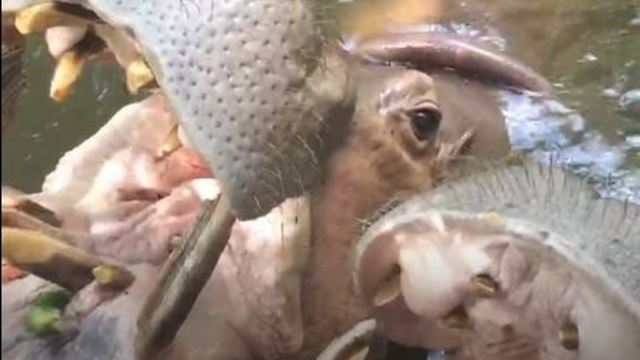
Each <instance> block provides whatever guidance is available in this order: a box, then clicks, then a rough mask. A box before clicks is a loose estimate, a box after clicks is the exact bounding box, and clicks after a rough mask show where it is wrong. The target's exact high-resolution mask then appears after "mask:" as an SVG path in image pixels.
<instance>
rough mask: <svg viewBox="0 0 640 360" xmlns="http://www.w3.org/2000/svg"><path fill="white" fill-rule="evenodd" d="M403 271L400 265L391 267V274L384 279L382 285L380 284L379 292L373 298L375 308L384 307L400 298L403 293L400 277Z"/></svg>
mask: <svg viewBox="0 0 640 360" xmlns="http://www.w3.org/2000/svg"><path fill="white" fill-rule="evenodd" d="M401 274H402V269H401V268H400V265H398V264H394V265H393V266H392V267H391V270H390V271H389V273H388V274H387V275H386V276H385V277H384V279H383V281H382V284H380V286H379V288H378V290H377V291H376V292H375V295H374V296H373V305H374V306H383V305H385V304H388V303H389V302H391V301H392V300H393V299H395V298H396V297H398V296H399V295H400V293H401V291H402V290H401V287H400V286H401V284H400V275H401Z"/></svg>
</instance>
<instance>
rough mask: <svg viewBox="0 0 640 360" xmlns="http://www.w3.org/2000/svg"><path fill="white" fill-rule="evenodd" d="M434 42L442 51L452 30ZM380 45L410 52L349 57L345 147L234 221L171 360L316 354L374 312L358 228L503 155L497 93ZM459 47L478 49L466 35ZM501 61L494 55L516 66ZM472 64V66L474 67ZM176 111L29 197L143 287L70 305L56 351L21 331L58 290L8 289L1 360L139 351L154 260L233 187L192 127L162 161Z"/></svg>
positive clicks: (114, 136) (120, 129) (35, 284)
mask: <svg viewBox="0 0 640 360" xmlns="http://www.w3.org/2000/svg"><path fill="white" fill-rule="evenodd" d="M412 36H415V35H413V34H407V36H406V38H405V39H408V38H411V37H412ZM433 38H437V39H438V41H437V44H440V45H442V44H445V42H443V40H444V38H443V37H437V36H435V37H433ZM385 39H387V40H386V41H385ZM454 40H455V41H454ZM370 41H379V42H382V44H383V45H385V46H392V45H394V44H395V45H397V44H398V42H397V35H394V36H392V37H384V36H383V37H381V38H375V39H368V40H365V41H363V42H362V43H361V44H360V45H359V47H358V48H357V49H356V50H353V51H352V54H354V56H353V59H355V60H353V59H352V60H350V63H351V68H352V69H353V70H352V72H351V73H350V78H351V79H352V80H351V81H353V83H354V84H355V86H356V90H355V96H354V98H355V99H356V104H355V106H354V112H353V118H352V119H351V121H349V122H346V123H345V124H344V125H343V127H342V128H343V129H344V130H345V134H346V136H344V138H342V137H340V138H339V141H337V144H332V145H331V146H335V147H336V150H335V151H334V152H333V154H332V155H331V156H330V157H329V159H328V160H327V165H326V169H325V170H324V171H323V177H322V179H320V183H321V184H322V186H321V187H320V188H319V189H318V190H316V191H313V192H311V193H310V194H308V195H307V196H305V197H300V198H293V199H289V200H287V202H285V203H283V204H282V205H280V206H278V207H276V208H275V209H273V210H272V211H271V212H270V213H268V214H267V215H265V216H264V217H260V218H257V219H254V220H244V221H240V222H238V223H236V225H234V227H233V230H232V232H231V239H230V241H229V244H230V245H229V246H228V248H227V249H226V250H225V251H224V253H223V255H222V257H221V259H220V262H219V264H218V266H217V267H216V270H215V271H214V273H213V276H212V278H211V279H210V281H209V283H208V284H207V286H206V287H205V289H203V292H202V294H201V295H200V297H199V299H198V301H197V303H196V304H195V307H194V310H193V312H192V313H191V314H190V315H189V317H188V318H187V320H186V322H185V324H184V326H183V328H182V329H181V330H180V332H179V333H178V337H177V338H176V340H175V342H174V344H173V346H172V348H170V349H169V350H168V352H167V353H166V354H164V356H165V357H166V358H167V359H171V358H180V359H183V358H184V359H198V358H215V359H252V358H264V359H281V358H282V359H284V358H292V359H312V358H315V357H316V356H317V355H318V354H319V353H320V352H321V351H322V349H323V348H324V347H326V346H327V345H328V344H329V342H330V341H331V340H332V339H333V338H334V337H335V336H337V335H339V334H341V333H342V332H343V331H345V330H347V329H348V328H350V327H351V326H352V325H353V324H354V323H356V322H357V321H359V320H362V319H364V318H365V317H366V316H367V306H366V304H365V303H364V302H362V301H360V300H359V298H358V297H357V296H356V294H355V293H354V291H353V283H352V282H351V280H350V279H351V278H350V275H349V274H350V270H349V268H348V266H347V265H348V258H349V253H350V252H349V249H350V248H351V247H352V245H353V243H354V242H355V241H356V239H357V237H358V235H359V231H360V221H362V220H364V219H366V218H368V217H370V216H372V214H374V213H375V211H376V210H377V209H378V208H379V207H380V206H382V205H384V204H385V203H387V202H388V201H389V200H390V199H393V198H398V197H403V196H407V195H409V194H412V193H415V192H418V191H421V190H425V189H430V188H433V187H435V186H437V185H439V184H440V183H441V182H442V181H443V180H444V179H445V178H446V177H447V173H448V171H449V167H451V168H452V171H453V167H454V166H455V162H456V160H457V159H458V158H460V157H465V156H475V157H479V158H484V159H499V158H501V157H503V156H505V155H506V154H507V153H508V152H509V140H508V135H507V132H506V129H505V124H504V120H503V118H502V114H501V112H500V110H499V108H498V105H497V100H496V98H495V95H494V94H492V91H491V88H490V86H487V85H486V84H484V83H482V82H481V81H478V80H474V79H467V78H463V77H461V76H460V75H458V74H455V73H450V72H442V71H429V72H428V73H426V72H424V71H421V70H419V69H414V68H412V67H408V66H409V65H410V63H413V65H414V66H413V67H417V68H421V67H423V66H424V64H423V63H422V62H421V61H422V59H423V58H422V57H421V56H411V57H407V58H404V59H402V58H391V56H387V57H388V60H389V61H394V62H395V63H396V64H394V65H384V64H381V63H379V62H383V61H382V60H384V56H381V55H376V54H375V53H373V52H372V50H373V49H376V48H377V47H372V45H370V44H371V43H370ZM403 41H404V40H403ZM450 43H453V44H463V43H464V44H466V45H467V46H471V45H469V43H468V42H462V40H461V39H456V38H452V40H451V41H450ZM425 44H426V45H425V46H424V47H423V48H426V47H429V46H432V45H429V43H427V42H425ZM472 49H480V48H478V47H472ZM478 52H480V51H478ZM490 54H491V55H492V56H493V58H489V60H488V61H489V62H491V61H494V62H495V60H496V59H498V60H500V61H503V62H504V58H502V57H499V56H496V55H495V54H494V53H490ZM385 56H386V55H385ZM363 58H367V60H364V61H363V60H360V59H363ZM486 58H487V57H481V59H482V60H486ZM491 59H494V60H491ZM419 60H420V61H419ZM474 61H476V60H474ZM402 63H404V64H402ZM461 64H463V65H465V66H467V67H464V66H460V67H461V68H463V69H462V70H466V71H471V72H473V69H470V68H468V65H469V63H468V62H465V61H462V63H461ZM453 65H454V66H455V65H456V64H455V63H454V64H453ZM505 69H507V70H505V75H504V76H503V77H502V78H498V79H497V80H503V81H502V82H505V83H508V84H511V85H513V82H512V81H511V80H510V79H511V77H510V76H511V75H512V74H513V68H508V67H505ZM520 69H525V68H523V67H522V68H520ZM431 70H433V69H431ZM517 71H522V70H517ZM527 73H531V71H529V70H527ZM492 79H493V80H496V78H495V77H492ZM522 83H523V82H521V84H522ZM170 104H171V103H170V101H169V99H168V97H166V96H165V95H164V94H163V93H162V92H158V91H155V92H154V94H153V95H152V96H150V97H149V98H147V99H145V100H143V101H141V102H139V103H134V104H131V105H128V106H127V107H125V108H123V109H122V110H120V111H119V112H118V113H116V115H114V117H113V118H112V119H111V120H110V121H109V122H108V123H107V124H106V125H105V126H104V127H103V128H102V129H100V130H99V131H98V132H97V133H96V134H95V135H93V136H92V137H91V138H89V139H87V140H86V141H85V142H83V143H82V144H80V145H79V146H78V147H76V148H75V149H74V150H72V151H70V152H69V153H67V154H66V155H65V156H64V157H63V158H62V159H60V161H59V163H58V166H57V168H56V170H54V172H52V173H51V174H50V175H49V176H47V178H46V179H45V182H44V184H43V187H42V192H40V193H36V194H30V195H26V194H23V195H18V196H23V197H26V198H28V199H29V200H30V201H33V202H36V203H38V204H41V205H42V206H43V207H45V208H47V209H50V210H51V211H52V212H53V213H54V214H55V215H56V217H58V218H59V219H60V224H61V225H60V226H59V227H56V228H55V229H51V227H50V226H39V227H37V228H38V229H39V230H40V231H44V232H47V233H49V234H51V235H54V236H57V237H60V238H62V239H63V240H64V241H66V242H69V243H72V244H73V245H74V246H77V247H79V248H81V249H83V250H85V251H88V252H91V253H93V254H97V255H99V256H101V257H104V258H108V259H110V260H112V261H116V262H119V263H122V264H123V265H125V266H127V268H128V269H130V271H131V272H132V273H133V274H134V275H135V276H136V281H135V283H134V284H133V285H132V287H131V288H130V289H129V290H128V291H127V293H126V294H122V295H121V296H119V297H117V298H116V299H114V300H110V301H107V302H105V303H104V304H102V305H101V306H98V307H95V308H91V309H90V310H92V311H85V312H86V313H83V312H82V311H77V310H74V309H75V305H74V304H75V303H76V302H79V303H80V304H82V301H75V300H74V301H72V303H71V305H69V309H71V310H69V311H73V312H74V313H78V312H80V313H83V314H82V316H80V319H81V321H80V323H81V324H82V326H77V327H76V328H75V330H70V331H71V332H72V333H73V331H75V332H76V333H77V332H79V333H77V334H74V336H72V339H73V340H71V341H68V342H63V344H62V345H60V344H58V346H52V340H51V339H42V338H38V337H34V336H32V335H29V334H28V333H26V332H25V331H19V329H17V328H15V326H16V325H15V324H16V323H18V324H20V320H19V319H21V318H23V317H24V305H25V304H27V303H28V301H27V300H25V298H27V299H32V298H33V297H34V296H35V294H36V293H37V291H33V292H30V293H29V292H28V291H27V294H24V293H22V292H21V293H20V295H17V294H16V292H17V291H18V290H17V289H38V290H39V291H44V290H46V289H49V288H50V287H51V286H52V285H50V284H49V285H48V286H45V285H43V283H45V282H44V281H43V280H41V279H38V278H36V277H34V276H28V277H25V278H22V279H19V280H14V281H12V282H9V283H8V284H6V285H3V314H4V315H5V316H4V318H5V319H9V320H6V321H3V334H7V335H4V336H3V355H5V356H9V357H10V358H18V357H25V356H26V357H30V358H31V357H33V358H43V359H50V358H61V359H64V358H68V359H74V358H85V357H88V356H91V357H96V356H104V357H106V358H114V357H115V358H122V359H127V358H133V356H134V355H133V354H134V348H133V344H132V339H133V338H134V335H135V328H136V327H135V323H134V321H135V316H123V314H125V313H126V314H136V313H137V312H139V311H140V307H141V305H142V302H143V301H144V296H145V295H146V294H148V293H149V291H150V288H151V286H152V284H153V283H154V281H155V280H156V279H157V276H158V267H159V266H161V264H162V263H163V262H164V261H165V260H166V258H167V256H169V254H170V252H171V251H172V249H173V248H174V247H175V246H176V244H177V243H178V242H179V241H180V240H181V237H180V235H182V234H183V233H184V232H185V231H186V229H188V228H189V226H190V225H191V224H193V223H194V221H195V220H196V216H197V213H198V210H199V208H200V205H201V203H202V202H203V201H205V200H207V199H215V198H216V197H217V196H219V194H220V192H221V189H222V187H223V183H221V182H220V180H219V179H218V177H217V175H218V173H217V172H216V170H215V167H210V166H209V165H208V161H207V160H206V157H205V156H204V155H203V154H202V153H201V150H200V148H199V147H198V146H197V144H196V143H192V142H191V141H190V140H191V139H190V138H189V137H188V135H186V134H185V132H182V131H178V134H177V137H178V138H179V143H181V144H182V146H178V147H176V148H174V149H172V151H169V152H167V153H163V152H161V151H160V152H159V150H160V149H162V148H163V144H164V142H165V141H166V139H167V136H168V134H171V133H172V132H173V131H174V129H175V127H176V123H178V121H177V114H176V113H175V111H174V110H173V107H172V106H171V105H170ZM3 221H4V220H3ZM3 224H4V222H3ZM14 226H15V225H14ZM21 283H22V284H21ZM27 284H28V285H27ZM80 299H82V297H80ZM20 304H22V307H21V306H20ZM19 310H22V311H19ZM76 317H78V316H76ZM75 321H76V323H78V322H79V321H78V320H77V319H76V320H75ZM72 328H73V327H72ZM204 329H207V330H209V331H206V332H203V330H204ZM9 334H10V335H9ZM214 337H215V339H213V338H214ZM25 339H28V340H25ZM54 342H55V341H54ZM96 349H100V350H99V351H96Z"/></svg>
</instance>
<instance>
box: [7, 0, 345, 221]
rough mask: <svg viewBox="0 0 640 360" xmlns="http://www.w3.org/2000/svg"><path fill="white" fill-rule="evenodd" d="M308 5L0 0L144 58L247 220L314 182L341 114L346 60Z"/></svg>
mask: <svg viewBox="0 0 640 360" xmlns="http://www.w3.org/2000/svg"><path fill="white" fill-rule="evenodd" d="M313 6H314V4H312V2H311V1H307V0H291V1H274V0H265V1H241V0H233V1H214V0H207V1H202V0H197V1H178V2H176V1H171V0H167V1H116V0H106V1H105V0H73V1H64V2H43V1H37V0H35V1H24V0H20V1H4V2H3V3H2V11H3V14H10V13H17V14H18V16H21V12H22V17H23V18H22V19H21V21H23V24H27V25H25V26H23V29H21V30H22V31H23V32H36V31H42V30H46V29H47V28H49V27H53V26H60V25H72V26H80V27H82V26H84V27H85V28H86V27H88V28H89V29H91V30H92V32H95V34H96V35H98V37H100V38H101V39H102V40H103V41H104V42H105V43H106V44H107V45H108V47H109V49H110V50H112V51H113V52H114V54H115V56H116V59H117V60H118V62H120V63H121V65H123V67H125V68H126V69H127V72H130V71H134V69H135V67H134V66H132V64H140V63H141V61H142V63H143V64H148V66H149V68H150V70H151V71H152V73H153V77H154V78H155V80H156V82H157V83H158V85H160V87H161V88H162V90H163V91H164V92H165V94H166V95H167V97H168V99H169V101H170V104H171V106H172V108H173V110H174V111H175V113H176V114H177V117H178V119H179V123H180V125H181V127H182V128H183V129H184V131H185V133H186V135H187V137H188V139H189V140H190V142H191V143H192V144H193V145H194V146H195V147H196V148H197V149H198V150H199V151H200V152H201V153H202V154H203V155H204V157H205V158H206V160H207V162H208V163H209V165H210V166H211V168H212V169H213V171H214V172H215V174H216V177H217V178H218V179H220V180H221V181H222V182H223V184H224V188H225V192H226V193H227V194H228V197H229V199H230V201H231V204H232V207H233V210H234V212H235V214H236V216H237V217H238V218H240V219H247V218H254V217H257V216H259V215H264V214H266V213H267V212H268V211H269V210H270V209H271V208H273V207H274V206H275V205H277V204H279V203H281V202H282V201H283V200H284V199H285V198H287V197H291V196H297V195H300V194H302V193H303V192H304V191H305V190H306V189H307V188H309V187H310V186H312V185H313V181H314V179H317V178H318V176H317V174H318V170H319V168H320V166H321V163H322V159H323V157H324V150H325V148H326V147H327V146H326V144H327V141H326V137H327V136H328V134H327V132H328V129H331V128H332V126H330V123H331V122H333V121H336V120H340V118H341V117H343V118H346V119H348V118H350V116H351V111H352V106H350V100H349V99H350V96H349V94H350V92H351V91H352V90H351V88H350V81H349V78H348V76H347V71H346V66H347V65H346V64H344V63H343V62H342V61H341V60H340V58H339V57H338V56H335V54H333V53H332V52H331V51H325V50H327V48H329V47H330V46H328V45H327V44H326V42H325V41H322V39H324V37H323V34H324V31H323V29H321V27H320V26H319V25H318V24H319V21H318V19H317V18H316V15H317V14H316V13H317V12H316V11H313V10H314V9H313ZM25 9H27V10H28V11H27V12H26V13H25ZM51 14H55V15H56V16H51ZM51 19H57V20H53V22H52V21H51ZM56 22H57V23H56ZM25 27H26V29H25Z"/></svg>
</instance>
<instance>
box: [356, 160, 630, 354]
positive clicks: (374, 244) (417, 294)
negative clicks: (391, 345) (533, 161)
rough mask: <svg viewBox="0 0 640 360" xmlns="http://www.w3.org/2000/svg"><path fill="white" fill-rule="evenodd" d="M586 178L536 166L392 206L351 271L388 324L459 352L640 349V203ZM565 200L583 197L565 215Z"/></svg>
mask: <svg viewBox="0 0 640 360" xmlns="http://www.w3.org/2000/svg"><path fill="white" fill-rule="evenodd" d="M554 185H555V186H554ZM580 186H582V185H581V184H580V182H579V181H576V180H575V179H573V178H571V177H570V176H568V175H566V174H564V173H563V172H561V171H560V170H556V169H541V168H540V167H539V166H538V165H533V166H532V165H528V166H525V167H524V168H522V169H519V168H516V169H505V170H502V171H497V172H496V173H495V174H491V175H488V176H482V175H480V176H475V177H473V178H471V179H470V180H469V181H467V182H463V183H461V184H456V185H454V186H452V187H445V189H441V190H436V191H435V192H434V193H433V194H426V195H421V196H417V197H415V198H414V199H412V200H410V201H408V202H407V203H406V204H402V205H401V206H399V207H398V208H397V209H395V210H393V211H392V212H391V213H389V214H388V215H385V216H384V217H383V218H382V219H381V220H380V221H378V222H377V223H376V224H375V225H373V226H372V227H371V228H370V229H369V230H368V231H367V233H366V234H365V236H364V237H363V238H362V240H361V241H360V242H359V244H358V247H357V251H356V259H357V260H356V263H355V269H356V271H355V273H354V276H355V279H356V282H357V283H358V285H359V289H360V290H361V293H362V294H363V296H364V298H365V299H366V301H367V302H368V304H369V305H370V306H371V307H372V309H373V314H374V315H375V318H376V319H377V320H378V323H379V327H380V329H381V330H382V331H383V332H384V333H385V335H387V336H389V337H390V338H392V339H394V340H395V341H398V342H400V343H403V344H407V345H413V346H421V347H427V348H441V349H447V350H448V351H449V352H450V355H449V356H450V358H452V359H489V358H490V359H554V360H559V359H580V360H586V359H589V360H591V359H593V360H595V359H603V358H607V359H620V360H622V359H631V358H635V357H637V354H638V352H639V351H640V338H638V336H637V334H638V332H639V331H640V298H638V287H637V284H638V283H637V278H634V274H637V271H638V262H637V261H638V259H637V256H638V244H639V243H638V239H639V237H638V236H640V216H639V214H640V209H638V208H637V207H634V206H632V205H623V204H618V203H616V202H613V201H611V202H608V201H606V200H593V194H591V193H590V192H585V191H584V190H577V189H580ZM474 191H475V192H474ZM566 203H576V204H577V203H581V205H580V207H579V208H576V209H573V211H574V213H564V214H560V213H558V209H559V208H562V207H563V206H565V205H564V204H566ZM587 204H589V205H587ZM557 206H558V207H557ZM483 210H484V211H483ZM585 221H586V222H585ZM614 224H615V225H614ZM612 226H615V227H612ZM605 227H608V228H605ZM612 247H615V248H616V250H613V249H612ZM618 250H619V251H618ZM593 251H596V252H595V253H594V252H593ZM610 251H615V255H614V254H613V253H609V252H610ZM603 258H604V259H608V260H604V261H603V260H602V259H603ZM604 327H606V331H603V330H604Z"/></svg>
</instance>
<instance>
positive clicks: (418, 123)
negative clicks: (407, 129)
mask: <svg viewBox="0 0 640 360" xmlns="http://www.w3.org/2000/svg"><path fill="white" fill-rule="evenodd" d="M409 117H410V119H411V129H412V130H413V133H414V134H415V136H416V138H417V139H418V140H419V141H426V140H428V139H429V138H430V137H431V135H432V134H433V133H435V132H436V131H437V130H438V128H439V127H440V120H442V113H441V112H440V110H439V109H438V108H436V107H435V106H431V107H423V108H420V109H417V110H414V111H412V112H410V113H409Z"/></svg>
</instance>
